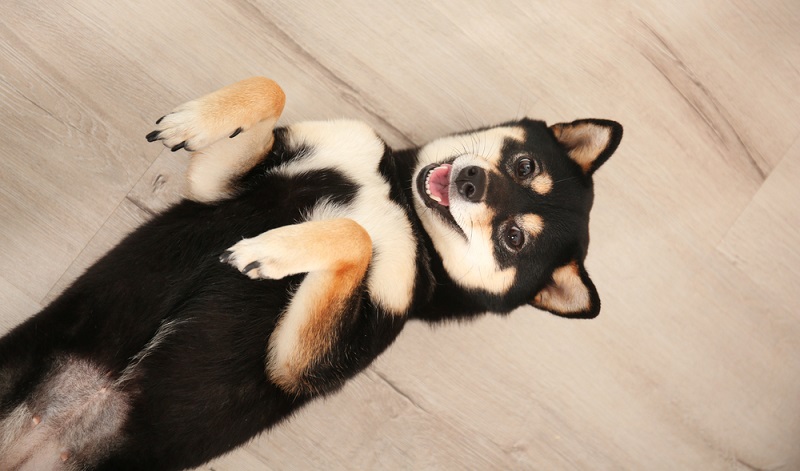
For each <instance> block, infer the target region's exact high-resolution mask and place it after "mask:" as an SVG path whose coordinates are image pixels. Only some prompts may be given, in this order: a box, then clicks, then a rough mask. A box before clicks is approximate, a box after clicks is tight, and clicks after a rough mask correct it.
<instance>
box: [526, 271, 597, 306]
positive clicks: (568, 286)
mask: <svg viewBox="0 0 800 471" xmlns="http://www.w3.org/2000/svg"><path fill="white" fill-rule="evenodd" d="M530 304H531V305H532V306H533V307H536V308H538V309H543V310H545V311H549V312H551V313H553V314H555V315H558V316H563V317H572V318H577V319H592V318H594V317H597V315H598V314H599V313H600V297H599V296H598V295H597V290H596V289H595V287H594V284H593V283H592V280H591V279H589V274H588V273H586V269H585V268H584V267H583V265H582V264H579V263H578V262H576V261H572V262H570V263H568V264H566V265H564V266H562V267H559V268H556V269H555V270H554V271H553V275H552V278H551V280H550V282H548V283H547V285H545V287H544V288H542V290H541V291H539V292H538V293H536V296H535V297H534V298H533V301H531V303H530Z"/></svg>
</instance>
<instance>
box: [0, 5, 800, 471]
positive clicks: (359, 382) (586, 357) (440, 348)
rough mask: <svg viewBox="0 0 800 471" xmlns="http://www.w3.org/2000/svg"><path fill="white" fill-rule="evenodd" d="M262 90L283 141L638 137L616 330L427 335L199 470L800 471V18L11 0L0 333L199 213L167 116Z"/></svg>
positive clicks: (578, 325)
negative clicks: (607, 126) (613, 130)
mask: <svg viewBox="0 0 800 471" xmlns="http://www.w3.org/2000/svg"><path fill="white" fill-rule="evenodd" d="M251 75H266V76H269V77H271V78H273V79H275V80H276V81H277V82H278V83H280V84H281V85H282V86H283V88H284V89H285V91H286V93H287V97H288V101H287V106H286V111H285V113H284V116H283V118H282V121H281V122H282V123H291V122H296V121H300V120H305V119H326V118H336V117H349V118H357V119H361V120H364V121H366V122H368V123H369V124H371V125H372V126H373V127H375V128H376V129H377V130H378V131H379V133H380V134H381V135H382V136H384V138H385V139H386V140H387V141H388V142H389V143H390V144H391V145H392V146H394V147H403V146H410V145H418V144H422V143H424V142H426V141H427V140H429V139H432V138H435V137H438V136H441V135H443V134H447V133H451V132H456V131H460V130H464V129H467V128H472V127H477V126H481V125H487V124H493V123H496V122H501V121H506V120H509V119H514V118H517V117H521V116H525V115H527V116H531V117H536V118H540V119H544V120H546V121H548V122H551V123H553V122H558V121H571V120H573V119H576V118H583V117H598V118H609V119H614V120H617V121H619V122H621V123H622V124H623V125H624V126H625V137H624V139H623V142H622V145H621V146H620V148H619V150H618V151H617V153H616V154H615V155H614V156H613V157H612V158H611V160H609V162H608V163H607V164H606V165H605V166H604V167H603V168H602V169H601V170H600V171H599V172H598V173H597V175H596V178H595V182H596V195H597V196H596V200H595V209H594V210H593V219H592V224H591V231H592V246H591V249H590V254H589V258H588V260H587V267H588V269H589V271H590V273H591V274H592V277H593V279H594V281H595V284H596V285H597V286H598V288H599V290H600V294H601V297H602V299H603V310H602V312H601V315H600V317H598V318H597V319H595V320H593V321H583V322H580V321H567V320H564V319H560V318H556V317H553V316H549V315H547V314H545V313H543V312H539V311H536V310H534V309H533V308H522V309H519V310H518V311H516V312H514V313H513V314H512V315H510V316H509V317H507V318H497V317H493V316H486V317H484V318H481V319H480V320H478V321H476V322H472V323H468V324H458V325H455V324H454V325H448V326H441V327H437V328H431V327H429V326H426V325H422V324H418V323H412V324H410V325H409V326H408V327H407V328H406V330H405V331H404V332H403V333H402V335H401V336H400V338H399V339H398V341H397V342H396V343H395V344H394V345H393V346H392V347H391V348H390V350H389V351H388V352H387V353H385V354H384V355H383V356H382V357H381V358H380V359H379V360H378V361H377V362H376V363H375V364H374V365H373V366H371V367H370V368H369V369H368V370H367V371H366V372H365V373H363V374H361V375H360V376H359V377H357V378H356V379H355V380H354V381H352V382H351V383H349V384H348V385H347V386H346V387H345V388H344V390H343V391H341V392H340V393H339V394H336V395H335V396H333V397H330V398H328V399H325V400H321V401H318V402H316V403H314V404H312V405H310V406H309V407H307V408H305V409H304V410H303V411H302V412H300V413H299V414H298V415H297V416H296V417H295V418H294V419H293V420H291V421H290V422H288V423H286V424H285V425H282V426H280V427H278V428H276V429H274V430H272V431H270V432H269V433H265V434H263V435H261V436H260V437H258V438H257V439H255V440H253V441H252V442H250V443H249V444H247V445H246V446H244V447H243V448H241V449H239V450H237V451H235V452H233V453H231V454H229V455H227V456H225V457H222V458H220V459H218V460H215V461H213V462H211V463H209V464H207V465H205V466H203V467H202V468H201V469H213V470H216V471H222V470H250V469H253V470H255V469H286V470H297V469H325V470H335V469H342V470H345V469H347V470H350V469H365V470H366V469H448V470H449V469H452V470H461V469H537V470H561V469H592V470H595V469H608V470H617V469H633V470H641V469H647V470H661V469H663V470H675V469H689V470H715V469H733V470H798V469H800V283H799V282H800V268H799V267H800V248H799V247H800V2H798V1H797V0H763V1H760V0H734V1H730V0H704V1H700V2H694V1H690V0H676V1H674V2H663V1H656V0H642V1H639V2H610V1H575V2H549V1H545V2H530V1H523V0H503V1H486V2H473V1H468V2H453V1H444V2H429V1H422V0H406V1H404V2H388V1H382V0H378V1H367V0H362V1H343V2H323V1H300V2H298V1H285V0H283V1H274V2H269V1H266V0H228V1H215V2H212V1H201V0H198V1H192V2H190V1H187V0H176V1H172V2H165V1H155V0H141V1H138V2H108V1H105V2H101V1H94V0H86V1H68V0H51V1H48V2H31V1H20V0H6V1H5V2H3V3H2V5H0V104H2V108H0V332H4V331H6V330H8V329H9V328H11V327H12V326H13V325H15V324H17V323H19V322H20V321H22V320H23V319H24V318H26V317H28V316H30V315H31V314H33V313H35V312H36V311H37V310H39V309H40V308H41V307H42V306H43V305H45V304H46V303H47V302H48V301H50V300H51V299H53V298H54V297H55V296H57V294H58V293H59V292H60V291H61V290H62V289H63V288H64V287H66V286H67V285H68V284H69V283H70V282H71V281H72V280H74V279H75V278H76V277H77V276H78V275H79V274H80V273H81V272H82V270H83V269H85V268H86V267H87V266H88V265H90V264H91V263H92V262H93V261H94V260H95V259H97V257H99V256H100V255H101V254H102V253H104V252H105V251H106V250H107V249H108V248H110V247H111V246H113V244H114V243H115V242H116V241H118V240H119V239H120V238H121V237H122V236H123V235H124V234H126V233H127V232H129V231H130V230H131V229H132V228H134V227H135V226H136V225H137V224H139V223H141V222H142V221H144V220H146V219H147V218H149V217H150V216H151V215H152V214H153V213H154V212H156V211H158V210H160V209H163V208H164V207H166V206H167V205H169V204H170V203H171V202H174V201H176V199H177V198H179V195H180V191H181V179H182V175H183V169H184V168H185V165H186V163H187V159H188V158H187V156H186V155H185V154H183V153H182V152H179V153H176V154H173V153H170V152H167V151H165V150H164V149H162V147H161V146H159V145H153V144H148V143H147V142H146V141H145V139H144V135H145V134H146V133H147V132H149V131H150V130H151V125H152V122H153V120H154V118H157V117H159V116H161V115H162V114H164V112H165V111H168V110H170V109H171V108H172V107H173V106H174V105H177V104H179V103H182V102H184V101H186V100H188V99H192V98H194V97H197V96H200V95H202V94H205V93H207V92H210V91H212V90H214V89H216V88H219V87H221V86H223V85H226V84H229V83H232V82H234V81H237V80H240V79H242V78H245V77H248V76H251ZM189 419H190V418H187V420H189Z"/></svg>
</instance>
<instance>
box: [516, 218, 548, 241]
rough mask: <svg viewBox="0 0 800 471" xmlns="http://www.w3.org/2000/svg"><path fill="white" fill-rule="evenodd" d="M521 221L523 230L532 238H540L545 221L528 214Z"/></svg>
mask: <svg viewBox="0 0 800 471" xmlns="http://www.w3.org/2000/svg"><path fill="white" fill-rule="evenodd" d="M520 219H521V224H520V225H521V226H522V229H523V230H524V231H525V232H527V233H528V234H530V236H531V237H536V236H538V235H539V234H541V233H542V231H543V230H544V220H543V219H542V217H541V216H539V215H538V214H526V215H524V216H522V217H521V218H520Z"/></svg>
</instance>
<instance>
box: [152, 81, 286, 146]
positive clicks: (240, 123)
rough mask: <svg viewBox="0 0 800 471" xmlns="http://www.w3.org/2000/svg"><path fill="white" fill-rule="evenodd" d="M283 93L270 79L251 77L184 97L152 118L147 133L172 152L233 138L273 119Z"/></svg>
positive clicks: (279, 109) (283, 97)
mask: <svg viewBox="0 0 800 471" xmlns="http://www.w3.org/2000/svg"><path fill="white" fill-rule="evenodd" d="M285 100H286V97H285V95H284V94H283V90H281V88H280V87H279V86H278V84H277V83H275V82H274V81H272V80H270V79H267V78H264V77H252V78H249V79H246V80H242V81H240V82H237V83H235V84H233V85H229V86H227V87H224V88H221V89H219V90H217V91H215V92H213V93H210V94H208V95H206V96H203V97H201V98H198V99H196V100H192V101H188V102H186V103H184V104H182V105H180V106H178V107H177V108H175V109H174V110H172V112H170V113H169V114H167V115H164V116H162V117H161V118H159V120H158V121H156V128H155V130H154V131H153V132H151V133H150V134H148V135H147V140H148V141H150V142H153V141H157V140H160V141H162V142H163V144H164V145H165V146H166V147H169V148H170V149H172V151H173V152H175V151H176V150H178V149H186V150H188V151H195V150H202V149H204V148H206V147H208V146H210V145H211V144H213V143H215V142H217V141H219V140H220V139H226V138H234V137H236V136H237V135H239V133H241V132H244V131H247V130H248V129H250V128H251V127H252V126H253V125H255V124H257V123H259V122H261V121H265V120H271V121H272V122H273V123H274V122H275V121H277V119H278V116H280V114H281V111H282V110H283V105H284V103H285Z"/></svg>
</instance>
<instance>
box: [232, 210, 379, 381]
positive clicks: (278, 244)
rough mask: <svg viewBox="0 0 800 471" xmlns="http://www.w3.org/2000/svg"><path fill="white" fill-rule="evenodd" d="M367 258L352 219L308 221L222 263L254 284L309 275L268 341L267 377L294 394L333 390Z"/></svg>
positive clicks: (364, 238) (247, 245)
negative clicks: (341, 349) (342, 342)
mask: <svg viewBox="0 0 800 471" xmlns="http://www.w3.org/2000/svg"><path fill="white" fill-rule="evenodd" d="M371 258H372V241H371V239H370V237H369V234H368V233H367V231H366V230H365V229H364V228H363V227H361V226H360V225H359V224H358V223H356V222H355V221H353V220H351V219H331V220H324V221H309V222H304V223H300V224H294V225H290V226H284V227H280V228H277V229H273V230H271V231H267V232H265V233H263V234H261V235H259V236H257V237H254V238H252V239H245V240H242V241H241V242H239V243H237V244H236V245H234V246H233V247H231V248H230V249H229V250H228V251H226V252H225V253H224V254H223V255H222V257H221V260H222V261H223V262H227V263H229V264H231V265H233V266H234V267H236V268H237V269H238V270H239V271H241V272H242V273H244V274H245V275H247V276H249V277H250V278H253V279H259V278H267V279H279V278H283V277H286V276H289V275H294V274H298V273H308V275H307V276H306V278H305V279H304V280H303V282H302V283H301V284H300V287H299V288H298V289H297V291H296V292H295V294H294V297H293V298H292V300H291V302H290V303H289V307H288V308H287V309H286V312H284V314H283V316H282V318H281V320H280V322H279V323H278V325H277V327H276V328H275V331H274V332H273V333H272V336H271V337H270V341H269V347H268V355H267V373H268V375H269V377H270V379H272V381H274V382H275V383H276V384H277V385H278V386H280V387H281V388H282V389H284V390H285V391H287V392H290V393H293V394H300V393H309V392H320V391H322V390H325V389H327V388H328V387H330V386H332V385H334V384H335V383H336V378H329V377H326V376H329V375H332V374H333V375H336V374H337V370H339V369H340V368H339V366H340V365H334V364H332V362H335V361H336V360H335V359H334V358H335V357H338V356H339V355H337V351H336V349H340V348H343V346H342V345H339V344H338V342H340V341H342V340H343V335H344V334H345V330H346V329H347V326H348V324H350V323H351V322H350V321H352V319H353V316H355V315H357V313H358V310H359V308H360V304H361V298H362V292H363V290H364V275H365V274H366V271H367V267H368V266H369V263H370V260H371Z"/></svg>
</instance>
